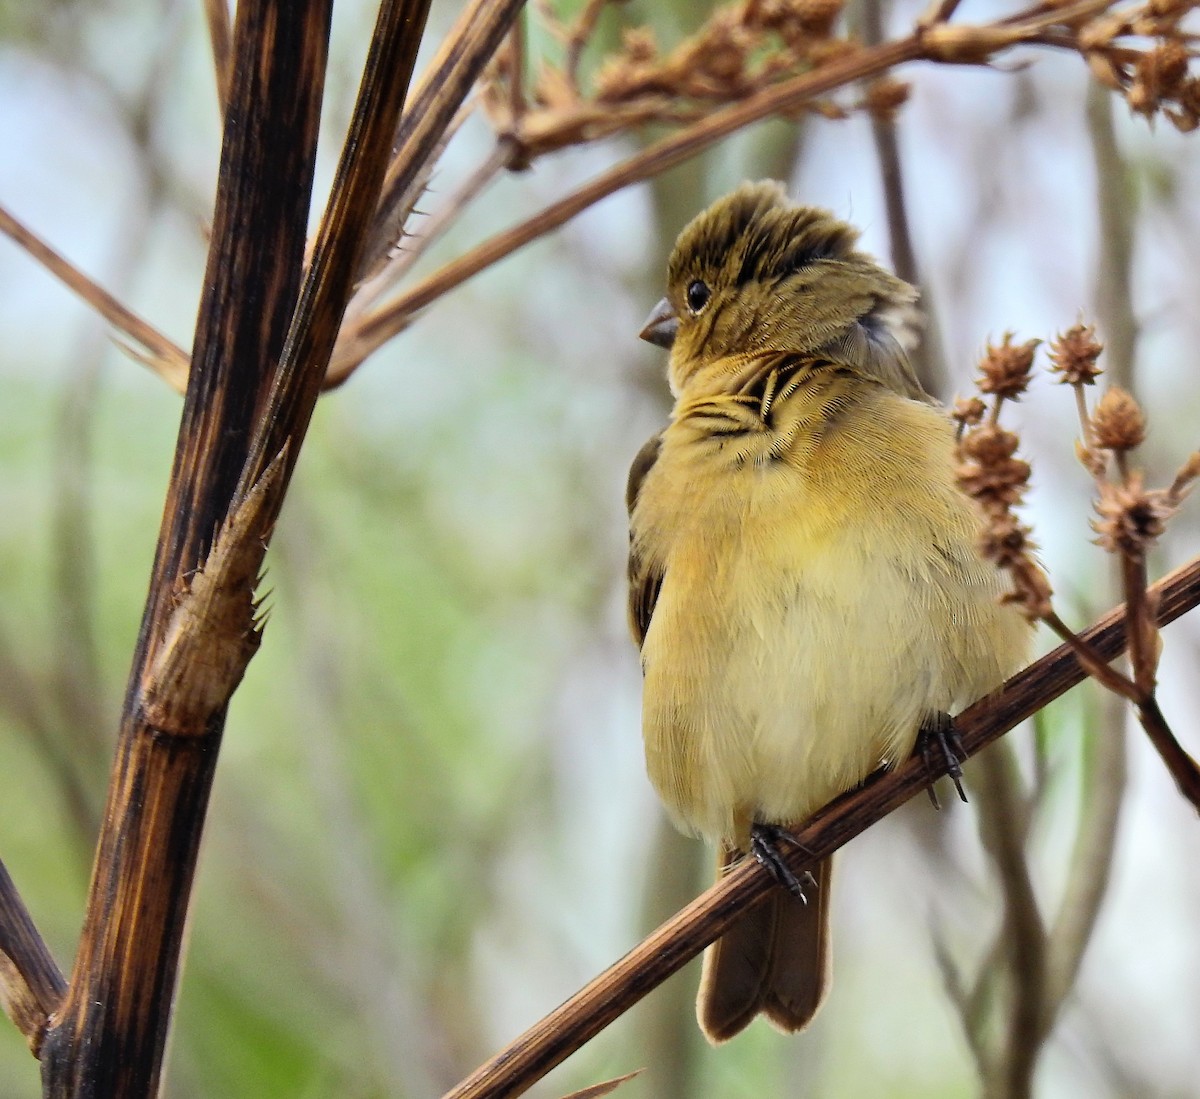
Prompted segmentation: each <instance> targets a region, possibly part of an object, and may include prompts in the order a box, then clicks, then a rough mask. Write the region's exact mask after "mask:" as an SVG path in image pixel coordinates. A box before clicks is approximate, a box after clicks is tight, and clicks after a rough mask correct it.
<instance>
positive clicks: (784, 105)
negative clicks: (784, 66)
mask: <svg viewBox="0 0 1200 1099" xmlns="http://www.w3.org/2000/svg"><path fill="white" fill-rule="evenodd" d="M1110 6H1111V0H1078V2H1076V3H1074V4H1070V5H1067V6H1066V7H1063V8H1058V9H1047V8H1046V7H1045V6H1044V5H1040V4H1039V5H1035V6H1034V7H1032V8H1030V9H1027V10H1026V11H1024V12H1022V13H1019V14H1017V15H1015V16H1011V17H1009V18H1008V19H1005V20H1003V21H1001V22H998V23H994V24H982V25H974V26H970V25H962V26H959V25H956V26H949V25H947V24H945V23H943V22H936V23H935V24H933V25H925V24H921V23H919V24H918V25H917V26H916V27H915V28H914V30H913V32H912V33H911V34H909V35H907V36H906V37H904V38H900V39H896V40H895V41H892V42H887V43H884V44H882V45H879V46H876V47H870V48H863V49H858V50H855V51H854V52H853V53H851V54H848V55H846V56H843V57H839V58H836V59H834V60H832V61H830V62H829V63H828V64H825V65H822V66H821V67H820V68H819V69H817V70H815V71H812V72H808V73H804V74H802V75H800V76H796V77H793V78H791V79H788V80H784V81H781V82H780V83H778V84H775V85H773V86H771V87H769V88H765V89H763V90H761V91H759V92H756V93H754V94H752V95H750V96H747V97H746V98H745V99H743V100H741V101H739V102H737V103H734V104H732V105H731V106H728V107H725V108H723V109H721V110H719V111H715V112H714V113H712V114H710V115H708V116H707V117H706V118H703V119H701V120H700V121H698V122H695V123H692V124H691V125H689V126H687V127H685V128H684V129H683V130H680V131H679V132H677V133H674V134H671V135H670V136H668V137H665V138H663V139H662V140H660V141H658V142H656V143H655V144H653V145H651V146H649V147H647V148H646V149H644V150H642V151H641V152H639V153H636V154H634V155H633V156H632V157H630V158H628V159H627V160H625V161H624V162H623V163H621V164H618V165H616V166H615V167H613V168H611V169H609V170H608V171H607V172H604V173H603V174H601V175H600V176H598V177H597V178H596V179H594V180H592V181H591V182H590V183H587V184H584V185H583V186H582V187H580V188H579V189H578V190H576V191H574V192H572V193H571V194H569V195H566V196H565V197H564V198H562V199H559V200H558V201H557V202H554V203H551V204H550V205H549V206H547V207H545V208H544V209H543V210H541V211H539V212H538V213H536V214H534V215H533V216H532V217H530V218H528V219H526V220H525V221H523V222H521V223H519V224H518V225H515V226H513V227H512V228H510V229H508V230H505V231H504V232H501V233H499V234H497V235H496V236H494V237H492V238H491V239H489V240H486V241H483V242H482V243H480V244H479V245H477V246H476V247H475V248H473V249H471V251H469V252H467V253H466V254H465V255H463V256H460V257H458V258H457V259H455V260H452V261H451V262H450V263H448V264H446V265H445V266H444V267H442V268H441V269H440V270H438V271H435V272H433V273H432V274H431V275H429V276H428V277H427V278H425V279H423V280H422V281H421V282H419V283H418V284H417V285H416V286H413V287H411V288H410V289H409V290H407V291H406V292H405V293H403V294H402V295H400V296H399V297H398V298H396V299H395V300H393V301H392V302H390V303H388V304H387V305H385V306H381V307H380V308H379V309H377V310H375V311H374V312H371V313H368V314H367V315H365V316H364V317H363V318H362V320H361V321H360V322H359V323H358V324H357V325H356V327H355V330H354V331H352V332H347V333H346V336H345V342H346V347H347V349H348V350H349V349H351V348H353V354H352V355H351V356H349V358H350V359H352V360H353V361H347V362H346V364H345V367H344V369H345V370H346V372H347V373H349V372H350V371H352V370H353V369H354V367H355V366H357V365H358V363H360V362H361V361H362V360H363V359H364V358H366V357H367V356H368V355H370V354H371V353H372V352H374V351H376V350H378V348H379V347H380V346H382V345H383V344H384V343H386V342H387V341H388V340H389V339H391V338H392V337H393V336H395V335H396V334H397V333H399V332H401V331H403V330H404V328H406V327H407V326H408V324H409V323H410V321H411V319H412V317H413V315H414V314H415V313H417V312H418V311H419V310H421V309H424V308H425V307H426V306H427V305H429V304H430V303H431V302H433V301H435V300H436V299H437V298H439V297H441V296H442V295H443V294H445V293H447V292H449V291H450V290H453V289H455V288H456V287H458V286H460V285H461V284H462V283H464V282H466V281H467V280H468V279H470V278H473V277H474V276H475V275H477V274H479V273H480V272H481V271H483V270H484V269H486V268H488V267H490V266H491V265H492V264H494V263H496V262H498V261H499V260H501V259H503V258H504V257H506V256H508V255H510V254H511V253H513V252H515V251H517V250H518V249H519V248H522V247H524V246H525V245H526V244H529V243H531V242H532V241H534V240H537V239H538V238H540V237H542V236H545V235H546V234H547V233H550V232H552V231H553V230H555V229H557V228H559V227H560V226H562V225H563V224H565V223H566V222H567V221H569V220H570V219H571V218H573V217H574V216H575V215H576V214H579V213H581V212H582V211H583V210H586V209H587V208H588V207H589V206H592V205H594V204H595V203H597V202H599V201H600V200H601V199H604V198H607V197H608V196H609V195H611V194H614V193H615V192H617V191H619V190H621V189H622V188H624V187H628V186H630V185H632V184H634V183H640V182H642V181H644V180H646V179H649V178H650V177H651V176H654V175H657V174H658V173H659V172H662V171H665V170H667V169H668V168H672V167H674V166H675V165H677V164H680V163H682V162H684V161H686V160H688V159H689V158H691V157H693V156H695V155H696V154H697V153H700V152H702V151H703V150H704V149H706V148H708V147H709V146H710V145H712V144H714V143H715V142H717V141H719V140H721V139H722V138H725V137H728V136H729V135H730V134H732V133H734V132H735V131H737V130H739V129H742V128H743V127H745V126H749V125H751V124H752V123H755V122H759V121H761V120H763V119H765V118H769V117H771V116H773V115H776V114H783V113H788V112H791V111H794V110H796V109H798V108H800V107H802V106H803V105H804V104H805V103H807V102H808V101H810V100H812V99H814V98H817V97H819V96H821V95H825V94H826V93H828V92H831V91H833V90H835V89H837V88H840V87H843V86H844V85H846V84H850V83H853V82H854V81H857V80H865V79H869V78H871V77H875V76H879V75H881V74H883V73H885V72H887V71H888V70H890V69H892V68H895V67H896V66H898V65H902V64H905V63H907V62H911V61H919V60H925V61H933V62H945V63H950V64H959V63H967V64H985V63H987V62H989V61H990V59H991V58H992V56H993V55H994V54H995V53H997V52H999V51H1002V50H1005V49H1008V48H1011V47H1012V46H1014V45H1018V44H1020V43H1022V42H1036V41H1037V40H1038V38H1039V36H1040V35H1041V34H1042V33H1043V32H1044V31H1045V29H1046V28H1047V27H1051V26H1057V25H1060V24H1069V23H1071V22H1074V21H1079V20H1082V19H1085V18H1086V17H1088V16H1090V15H1094V14H1096V13H1098V12H1101V11H1104V10H1106V9H1107V8H1108V7H1110ZM1060 45H1061V46H1062V47H1063V48H1067V49H1072V50H1073V49H1076V45H1075V42H1074V40H1073V39H1067V40H1065V41H1064V42H1062V43H1060Z"/></svg>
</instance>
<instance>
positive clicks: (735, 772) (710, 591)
mask: <svg viewBox="0 0 1200 1099" xmlns="http://www.w3.org/2000/svg"><path fill="white" fill-rule="evenodd" d="M857 238H858V234H857V232H856V231H855V230H854V229H853V228H851V227H850V226H849V225H847V224H845V223H844V222H841V221H839V220H837V219H836V218H835V217H834V216H833V215H832V214H830V213H829V212H827V211H825V210H819V209H814V208H812V207H806V206H797V205H794V204H792V203H790V202H789V201H788V198H787V195H786V192H785V191H784V189H783V187H782V186H781V185H780V184H778V183H773V182H762V183H747V184H743V185H742V186H741V187H739V188H738V189H737V190H735V191H734V192H733V193H732V194H730V195H728V196H726V197H725V198H723V199H721V200H719V201H718V202H716V203H715V204H714V205H713V206H712V207H710V208H709V209H708V210H705V211H704V212H703V213H702V214H700V215H699V216H698V217H696V218H695V219H694V220H693V221H692V222H691V223H690V224H689V225H688V226H687V227H686V228H685V229H684V230H683V232H682V233H681V234H680V236H679V240H678V241H677V242H676V244H675V248H674V251H673V252H672V254H671V258H670V262H669V264H668V270H667V296H666V297H665V298H664V299H663V301H662V302H660V303H659V305H658V306H657V307H656V308H655V309H654V311H653V312H652V313H651V315H650V318H649V319H648V321H647V323H646V327H645V328H644V330H643V331H642V336H643V338H645V339H647V340H650V341H651V342H653V343H656V344H660V345H662V346H663V347H669V348H670V351H671V354H670V362H669V366H668V376H669V381H670V386H671V392H672V394H673V396H674V398H675V407H674V410H673V412H672V414H671V420H670V423H669V424H668V425H667V427H666V428H665V429H664V430H663V431H662V432H661V434H659V435H656V436H655V437H654V438H653V439H651V440H650V441H649V442H648V443H647V444H646V445H645V446H644V447H643V448H642V450H641V452H640V453H639V454H638V456H637V458H636V459H635V461H634V463H633V468H632V469H631V470H630V475H629V488H628V493H627V502H628V505H629V511H630V528H631V529H630V558H629V578H630V599H629V608H630V622H631V627H632V630H633V634H634V638H635V640H636V641H637V643H638V644H639V645H640V646H641V655H642V669H643V672H644V675H645V690H644V699H643V733H644V737H645V748H646V763H647V768H648V771H649V774H650V779H651V781H652V782H653V784H654V786H655V788H656V789H657V790H658V793H659V795H660V796H661V797H662V800H663V802H664V803H665V804H666V807H667V809H668V810H669V812H670V814H671V816H672V818H673V819H674V820H675V821H676V823H677V824H678V825H679V826H680V827H682V828H684V829H686V830H688V831H690V832H693V833H697V834H699V835H701V836H704V837H705V838H706V839H708V840H710V841H711V842H713V843H714V844H717V845H718V847H719V849H720V858H719V865H720V867H721V869H722V870H723V869H724V868H726V867H728V866H729V865H731V864H732V863H733V862H735V861H736V860H737V859H739V858H741V857H743V855H744V854H745V853H746V852H753V853H754V854H755V855H756V856H757V857H759V858H760V859H761V860H762V861H764V862H765V863H767V865H768V867H769V868H773V869H774V871H775V874H776V877H777V878H778V879H779V880H781V881H783V882H784V883H785V884H789V885H790V886H791V887H792V888H793V891H794V890H795V887H797V886H798V884H799V883H797V882H796V881H795V879H794V878H792V879H791V880H790V881H789V880H788V877H789V874H788V872H787V870H786V867H784V866H783V864H782V863H781V861H780V859H779V855H778V851H777V848H776V846H775V843H776V841H777V840H778V839H779V836H780V827H779V826H782V825H794V824H797V823H799V822H801V821H803V820H804V819H805V818H807V817H808V816H810V815H811V814H812V813H814V812H815V811H816V810H817V809H819V808H821V806H823V805H824V804H825V803H826V802H828V801H830V800H831V799H832V798H834V797H835V796H837V795H838V794H840V793H842V792H844V791H845V790H848V789H850V788H851V787H853V786H855V785H856V784H858V783H859V782H861V781H863V780H864V779H865V778H866V777H867V776H868V775H869V774H871V772H873V771H874V770H876V769H877V768H878V767H879V766H880V765H882V764H889V763H895V762H896V761H898V760H901V759H904V758H905V757H906V756H908V755H909V754H910V753H911V752H912V751H913V749H914V746H915V744H916V742H917V737H918V733H919V732H921V731H922V730H936V729H941V728H944V723H945V720H946V715H947V714H950V713H954V712H957V711H958V710H959V709H961V708H962V707H964V706H966V705H967V704H969V703H971V702H972V701H974V700H975V699H976V698H978V697H980V696H981V695H984V694H986V693H987V692H989V691H991V690H993V689H994V688H996V687H997V686H998V685H999V684H1000V683H1001V682H1002V681H1003V680H1004V678H1005V676H1006V675H1008V674H1010V673H1011V672H1012V671H1014V670H1015V669H1016V668H1017V667H1019V665H1020V664H1021V661H1022V658H1023V656H1024V654H1025V652H1026V648H1027V645H1028V641H1029V637H1030V629H1029V626H1028V624H1027V623H1026V622H1025V620H1024V619H1023V618H1022V617H1021V615H1020V614H1019V613H1018V612H1017V611H1016V610H1014V609H1013V608H1011V607H1006V606H1002V605H1001V604H1000V603H999V596H1000V595H1001V594H1002V592H1003V591H1004V590H1005V584H1004V581H1003V579H1002V577H1001V576H1000V574H999V573H998V572H997V570H996V569H995V568H994V567H993V566H992V565H990V564H988V563H986V562H985V561H983V560H982V559H981V558H980V556H979V554H978V551H977V550H976V548H975V547H976V539H977V536H978V533H979V530H980V524H981V520H980V517H979V515H978V514H977V512H976V510H975V506H974V504H973V503H972V502H971V501H970V500H968V498H967V497H966V496H964V495H963V493H962V492H961V491H960V490H959V488H958V487H957V485H956V484H955V478H954V464H955V461H954V429H953V425H952V424H951V422H950V420H949V418H948V417H947V416H946V415H945V414H944V413H943V411H942V410H940V409H939V408H938V407H936V406H935V405H934V404H933V403H932V402H931V401H930V399H929V397H928V396H927V395H926V394H925V393H924V392H923V390H922V389H921V387H920V385H919V384H918V382H917V380H916V377H915V375H914V374H913V372H912V369H911V367H910V366H909V363H908V360H907V358H906V356H905V353H904V350H903V348H902V346H901V343H900V341H899V339H898V338H897V332H898V330H899V326H900V325H901V324H902V323H903V321H904V318H905V315H906V314H907V313H911V311H912V308H913V305H912V303H913V301H914V300H915V297H916V292H915V291H914V290H913V288H912V287H910V286H909V285H908V284H907V283H905V282H902V281H901V280H900V279H898V278H896V277H895V276H894V275H891V274H889V273H888V272H887V271H885V270H883V269H882V268H881V267H880V266H879V265H878V264H877V263H876V262H875V261H874V260H873V259H872V258H871V257H870V256H868V255H866V254H864V253H862V252H859V251H856V250H855V247H854V246H855V243H856V241H857ZM953 762H954V761H953V759H952V758H951V759H950V760H949V763H951V764H953ZM829 882H830V868H829V864H828V862H825V863H823V864H822V865H821V866H820V867H819V868H818V870H817V872H816V874H815V881H814V883H813V884H815V893H814V891H813V889H812V887H811V886H810V887H809V890H808V892H809V896H808V898H807V903H806V902H804V901H802V900H800V899H799V898H797V897H796V896H794V895H793V892H788V891H785V890H784V889H779V890H776V892H775V894H774V895H773V896H772V897H771V898H770V899H769V900H768V901H767V902H766V903H764V904H763V905H762V906H760V907H759V908H757V909H756V910H754V911H752V912H750V913H747V914H746V915H745V916H743V917H742V918H741V919H740V920H739V921H738V923H736V924H735V925H734V926H733V927H732V928H730V930H729V931H727V932H726V934H725V935H724V937H723V938H722V939H721V940H719V941H718V942H717V943H715V944H714V945H713V947H711V948H710V949H709V951H708V953H707V954H706V956H705V963H704V974H703V977H702V979H701V985H700V995H699V1001H698V1004H697V1012H698V1015H699V1019H700V1025H701V1027H702V1029H703V1030H704V1033H705V1034H706V1035H707V1036H708V1038H709V1040H710V1041H713V1042H721V1041H724V1040H725V1039H727V1038H730V1037H732V1036H733V1035H734V1034H736V1033H737V1032H738V1031H739V1030H741V1029H742V1028H743V1027H744V1026H745V1025H746V1024H747V1023H749V1022H750V1020H751V1019H753V1018H754V1016H755V1015H757V1014H758V1013H759V1012H762V1013H764V1014H765V1015H766V1016H767V1018H768V1019H769V1020H771V1022H773V1023H775V1024H776V1025H777V1026H778V1027H780V1028H781V1029H783V1030H787V1031H795V1030H800V1029H802V1028H803V1027H805V1026H806V1025H807V1024H808V1023H809V1022H810V1021H811V1019H812V1017H813V1015H814V1014H815V1013H816V1011H817V1009H818V1008H819V1007H820V1005H821V1002H822V1000H823V999H824V996H825V993H826V992H827V990H828V987H829V964H830V955H829V946H828V937H829V922H828V921H829Z"/></svg>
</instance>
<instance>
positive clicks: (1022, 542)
mask: <svg viewBox="0 0 1200 1099" xmlns="http://www.w3.org/2000/svg"><path fill="white" fill-rule="evenodd" d="M1029 534H1030V531H1029V528H1028V527H1026V526H1022V525H1021V523H1019V522H1018V521H1017V517H1016V516H1015V515H1013V513H1012V512H1010V511H1006V512H1004V513H1003V514H998V515H991V516H988V522H987V526H986V527H985V528H984V531H983V534H982V535H981V536H980V539H979V552H980V554H981V555H982V556H983V558H984V559H985V560H987V561H993V562H995V564H996V565H998V566H999V567H1000V568H1002V569H1011V568H1012V567H1013V566H1014V565H1015V564H1017V562H1018V561H1020V560H1021V558H1022V557H1024V556H1025V555H1026V554H1027V553H1029V552H1030V551H1031V550H1032V549H1033V544H1032V543H1031V542H1030V541H1029Z"/></svg>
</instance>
